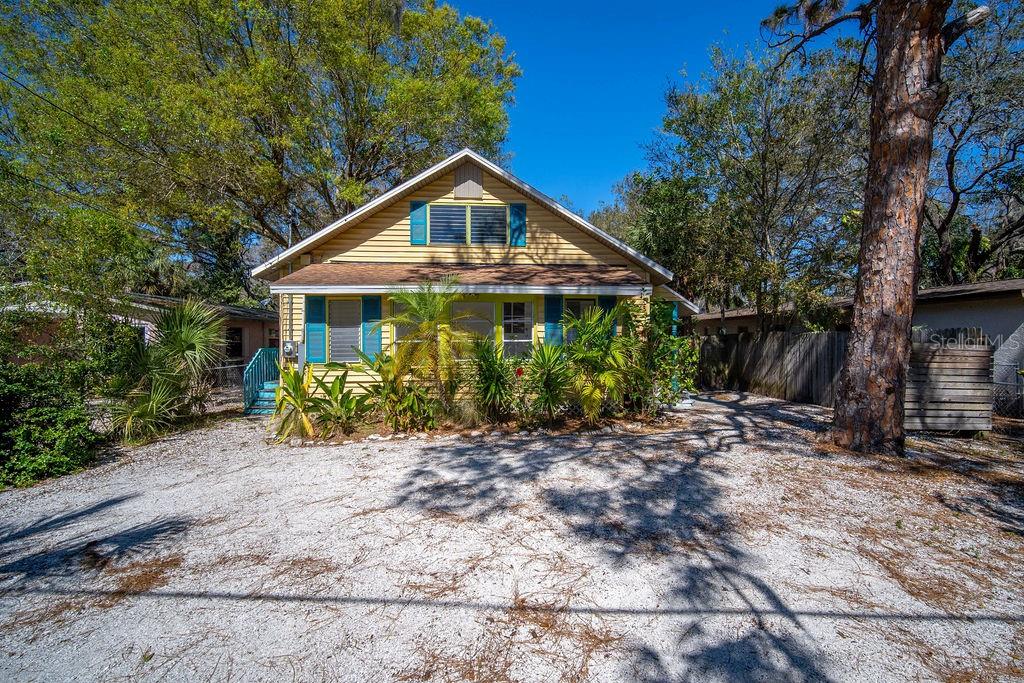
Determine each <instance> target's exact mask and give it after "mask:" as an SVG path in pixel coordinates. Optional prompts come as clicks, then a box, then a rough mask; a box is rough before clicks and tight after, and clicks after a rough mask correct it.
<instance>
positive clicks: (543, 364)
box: [526, 344, 569, 425]
mask: <svg viewBox="0 0 1024 683" xmlns="http://www.w3.org/2000/svg"><path fill="white" fill-rule="evenodd" d="M568 384H569V366H568V364H567V363H566V358H565V352H564V351H563V349H562V347H561V346H554V345H552V344H544V345H542V346H538V347H536V348H535V349H534V350H533V353H532V354H531V355H530V359H529V362H528V363H527V366H526V391H527V394H528V396H529V397H530V406H531V408H532V410H533V411H534V412H536V413H538V414H542V415H544V416H545V417H546V418H547V422H548V424H549V425H551V424H553V423H554V421H555V416H556V415H557V414H558V411H559V410H561V409H562V406H564V405H565V401H566V396H567V393H568V389H569V387H568Z"/></svg>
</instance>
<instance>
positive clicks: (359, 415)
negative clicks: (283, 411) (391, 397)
mask: <svg viewBox="0 0 1024 683" xmlns="http://www.w3.org/2000/svg"><path fill="white" fill-rule="evenodd" d="M341 368H342V366H341V365H340V364H338V363H328V364H327V370H328V371H331V370H339V369H341ZM326 376H327V373H326V372H325V373H324V377H326ZM313 379H314V380H315V381H316V385H317V388H318V389H320V392H321V393H322V396H316V397H314V398H313V406H314V412H315V414H316V427H317V432H318V433H319V435H320V436H322V437H334V436H338V435H339V434H341V435H348V434H351V433H352V432H354V431H355V428H356V426H357V425H358V424H359V423H360V422H362V421H363V419H364V418H365V417H366V414H367V413H368V412H369V400H370V396H369V395H367V394H363V395H362V396H356V395H355V394H353V393H352V390H351V389H348V388H346V386H345V385H346V384H347V382H348V371H347V370H344V371H342V373H341V374H340V375H338V376H336V377H335V378H334V379H333V380H332V381H331V383H330V384H328V383H327V382H326V381H325V379H324V378H321V377H314V378H313Z"/></svg>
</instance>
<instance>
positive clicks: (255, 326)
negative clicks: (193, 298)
mask: <svg viewBox="0 0 1024 683" xmlns="http://www.w3.org/2000/svg"><path fill="white" fill-rule="evenodd" d="M129 298H130V300H131V310H130V312H129V313H128V314H127V315H125V316H123V317H122V318H121V319H122V320H124V322H127V323H129V324H130V325H134V326H135V327H137V328H138V329H139V331H140V333H141V334H142V335H143V338H144V339H145V340H147V341H149V340H151V339H152V338H153V335H154V334H155V332H154V322H155V321H156V318H157V316H158V315H159V314H160V312H161V311H163V310H165V309H167V308H170V307H172V306H177V305H178V304H181V303H182V302H183V301H184V299H177V298H174V297H169V296H156V295H153V294H132V295H130V297H129ZM210 308H213V309H214V310H216V311H218V312H219V313H220V314H221V315H222V316H223V318H224V361H223V363H224V365H244V364H245V363H248V362H249V360H250V359H252V357H253V356H254V355H255V354H256V352H257V351H258V350H259V349H262V348H266V347H277V346H278V345H279V339H280V336H279V334H278V315H277V313H276V312H274V311H268V310H264V309H261V308H247V307H245V306H226V305H214V304H210Z"/></svg>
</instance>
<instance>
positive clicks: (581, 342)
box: [565, 306, 628, 425]
mask: <svg viewBox="0 0 1024 683" xmlns="http://www.w3.org/2000/svg"><path fill="white" fill-rule="evenodd" d="M621 314H622V311H621V309H620V308H619V307H618V306H616V307H615V308H614V309H613V310H611V311H609V312H607V313H606V312H605V311H603V310H601V309H599V308H591V309H588V310H586V311H584V312H583V313H582V314H581V315H580V316H579V317H577V316H574V315H573V314H572V313H567V314H566V315H565V325H566V328H567V329H569V330H571V331H572V332H573V337H574V338H573V341H572V342H570V343H569V344H568V345H566V347H565V354H566V358H567V360H568V364H569V374H570V376H571V379H570V383H569V388H570V392H571V395H572V396H573V398H574V399H575V400H576V402H577V403H578V404H579V406H580V409H581V410H582V411H583V419H584V420H585V421H586V422H587V424H590V425H594V424H596V423H597V422H598V420H600V418H601V413H602V412H603V410H604V409H605V407H606V406H608V405H610V404H614V403H617V402H619V401H621V400H622V394H623V391H624V390H625V385H626V378H625V372H624V370H625V367H626V345H627V343H628V342H627V340H626V338H625V337H623V336H621V335H619V336H616V335H615V321H616V320H617V319H618V318H619V317H620V315H621Z"/></svg>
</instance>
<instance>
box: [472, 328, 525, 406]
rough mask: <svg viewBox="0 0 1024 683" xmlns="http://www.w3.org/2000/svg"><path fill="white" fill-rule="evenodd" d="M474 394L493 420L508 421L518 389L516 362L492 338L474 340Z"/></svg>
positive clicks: (477, 402)
mask: <svg viewBox="0 0 1024 683" xmlns="http://www.w3.org/2000/svg"><path fill="white" fill-rule="evenodd" d="M473 370H474V372H473V395H474V398H475V400H476V405H477V409H478V410H480V412H482V413H483V414H484V415H485V416H486V417H487V419H488V420H490V421H491V422H504V421H505V420H506V419H507V418H508V415H509V412H510V410H511V409H512V406H513V403H514V401H515V391H516V374H515V370H516V364H515V363H514V362H513V361H512V360H511V359H508V358H505V355H504V353H503V351H502V347H501V344H499V343H497V342H495V341H494V340H491V339H476V340H474V342H473Z"/></svg>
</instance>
